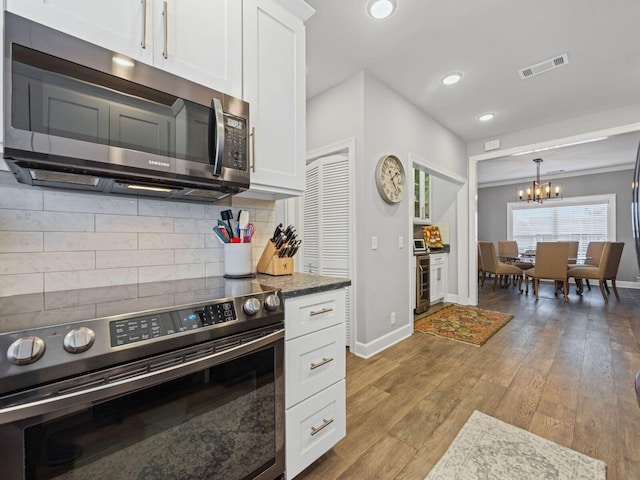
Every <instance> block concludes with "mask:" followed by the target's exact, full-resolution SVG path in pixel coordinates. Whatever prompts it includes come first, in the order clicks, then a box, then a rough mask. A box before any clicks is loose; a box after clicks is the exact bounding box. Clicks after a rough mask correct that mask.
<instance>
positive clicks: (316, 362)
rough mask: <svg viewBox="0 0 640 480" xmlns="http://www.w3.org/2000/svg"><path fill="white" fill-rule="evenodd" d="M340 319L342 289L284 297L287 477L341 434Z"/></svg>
mask: <svg viewBox="0 0 640 480" xmlns="http://www.w3.org/2000/svg"><path fill="white" fill-rule="evenodd" d="M344 319H345V290H344V289H337V290H331V291H328V292H321V293H315V294H311V295H305V296H302V297H295V298H290V299H286V300H285V408H286V471H287V479H292V478H294V477H295V476H296V475H297V474H298V473H300V472H301V471H302V470H304V469H305V468H306V467H308V466H309V465H310V464H311V463H313V462H314V461H315V460H317V459H318V458H319V457H320V456H322V455H323V454H324V453H326V452H327V451H328V450H330V449H331V448H332V447H333V446H334V445H335V444H336V443H337V442H338V441H339V440H340V439H341V438H343V437H344V436H345V435H346V393H345V372H346V346H345V340H344V339H345V335H344V328H345V327H344Z"/></svg>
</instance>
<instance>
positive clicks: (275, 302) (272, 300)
mask: <svg viewBox="0 0 640 480" xmlns="http://www.w3.org/2000/svg"><path fill="white" fill-rule="evenodd" d="M264 306H265V308H266V309H267V310H271V311H273V310H275V309H276V308H278V307H279V306H280V298H279V297H278V295H275V294H273V293H272V294H271V295H269V296H267V298H266V299H265V301H264Z"/></svg>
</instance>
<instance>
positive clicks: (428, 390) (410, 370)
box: [296, 283, 640, 480]
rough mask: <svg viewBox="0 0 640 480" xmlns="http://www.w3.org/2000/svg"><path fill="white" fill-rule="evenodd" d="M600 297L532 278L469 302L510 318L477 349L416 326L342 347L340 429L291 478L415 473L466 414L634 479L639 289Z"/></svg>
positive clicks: (639, 437) (638, 464) (639, 455)
mask: <svg viewBox="0 0 640 480" xmlns="http://www.w3.org/2000/svg"><path fill="white" fill-rule="evenodd" d="M618 291H619V293H620V298H621V301H620V302H619V303H618V302H616V300H615V298H614V297H613V292H612V293H611V297H610V302H609V304H608V305H605V304H604V301H603V299H602V296H601V294H600V291H599V289H598V287H597V284H596V287H595V288H593V289H592V290H591V291H590V292H589V291H586V292H585V294H584V296H583V297H579V296H577V295H576V294H575V286H574V285H573V284H572V286H571V294H570V295H569V303H568V304H565V302H564V301H563V299H562V296H559V297H555V296H554V294H553V287H552V286H551V285H550V284H541V286H540V300H538V301H537V302H536V301H535V298H534V297H532V295H531V292H530V293H529V296H528V297H527V296H525V295H524V294H519V293H518V292H517V291H516V290H515V289H513V288H509V289H497V291H496V292H491V288H490V285H489V286H487V284H486V283H485V287H484V289H481V290H480V293H479V306H480V307H482V308H486V309H492V310H498V311H502V312H508V313H513V314H514V315H515V317H514V318H513V319H512V320H511V321H510V322H509V323H508V324H507V325H506V326H505V327H503V328H502V330H500V331H499V332H498V333H497V334H496V335H494V336H493V337H492V338H491V339H490V340H489V341H488V342H487V343H485V344H484V345H483V346H481V347H475V346H472V345H466V344H462V343H458V342H455V341H451V340H447V339H443V338H438V337H434V336H431V335H428V334H425V333H421V332H415V333H414V334H413V335H412V336H411V337H410V338H408V339H407V340H404V341H402V342H400V343H398V344H397V345H394V346H393V347H391V348H389V349H387V350H386V351H384V352H382V353H380V354H378V355H376V356H374V357H372V358H370V359H368V360H364V359H362V358H359V357H356V356H355V355H353V354H347V436H346V438H345V439H343V440H342V441H341V442H339V443H338V444H337V445H336V446H335V447H334V448H333V449H332V450H330V451H329V452H328V453H327V454H325V455H324V456H323V457H322V458H321V459H319V460H318V461H316V462H315V463H314V464H313V465H311V466H310V467H309V468H307V469H306V470H305V471H304V472H302V473H301V474H300V475H299V476H298V477H296V480H302V479H304V480H312V479H322V480H331V479H350V480H351V479H367V480H372V479H375V480H385V479H402V480H407V479H412V480H413V479H415V480H423V479H424V477H425V476H426V475H427V473H428V472H429V470H430V469H431V468H432V467H433V466H434V465H435V463H436V462H437V461H438V459H439V458H440V457H441V456H442V454H443V453H444V452H445V450H446V449H447V448H448V446H449V444H450V443H451V442H452V440H453V438H454V437H455V436H456V434H457V433H458V431H459V430H460V428H461V427H462V426H463V425H464V423H465V422H466V420H467V419H468V417H469V416H470V415H471V413H472V412H473V411H474V410H480V411H481V412H484V413H486V414H488V415H492V416H494V417H496V418H499V419H501V420H503V421H505V422H508V423H510V424H512V425H516V426H518V427H521V428H524V429H526V430H529V431H531V432H533V433H535V434H537V435H540V436H542V437H544V438H547V439H549V440H552V441H554V442H557V443H559V444H561V445H565V446H567V447H569V448H572V449H574V450H577V451H579V452H582V453H585V454H587V455H589V456H592V457H595V458H599V459H601V460H604V461H605V462H606V463H607V479H608V480H614V479H629V480H632V479H633V480H637V479H640V407H639V406H638V404H637V403H636V399H635V394H634V389H633V382H634V377H635V373H636V371H637V370H640V348H639V343H640V290H630V289H619V290H618Z"/></svg>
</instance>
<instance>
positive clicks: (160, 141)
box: [4, 12, 250, 202]
mask: <svg viewBox="0 0 640 480" xmlns="http://www.w3.org/2000/svg"><path fill="white" fill-rule="evenodd" d="M4 18H5V29H4V32H5V33H4V41H5V43H4V100H5V113H4V115H5V117H4V137H5V145H4V159H5V161H6V162H7V164H8V165H9V168H10V169H11V170H12V172H13V173H14V175H15V178H16V179H17V180H18V181H19V182H22V183H26V184H30V185H38V186H51V187H62V188H70V189H81V190H94V191H99V192H105V193H121V194H130V195H131V194H134V195H150V196H156V197H164V198H171V199H183V200H198V201H208V202H213V201H217V200H219V199H221V198H224V197H227V196H229V195H233V194H235V193H239V192H242V191H244V190H246V189H248V188H249V184H250V169H249V154H250V152H249V139H250V135H249V105H248V104H247V103H246V102H244V101H242V100H240V99H237V98H233V97H230V96H228V95H225V94H223V93H220V92H218V91H215V90H212V89H210V88H207V87H204V86H202V85H198V84H196V83H193V82H191V81H189V80H186V79H184V78H180V77H178V76H176V75H172V74H170V73H168V72H165V71H163V70H160V69H157V68H154V67H153V66H151V65H147V64H144V63H141V62H139V61H136V60H134V59H131V58H129V57H126V56H123V55H119V54H118V53H115V52H111V51H109V50H106V49H104V48H101V47H98V46H96V45H93V44H90V43H88V42H85V41H83V40H80V39H78V38H74V37H72V36H69V35H67V34H65V33H62V32H59V31H56V30H53V29H51V28H48V27H46V26H44V25H41V24H38V23H35V22H32V21H30V20H27V19H25V18H22V17H19V16H17V15H14V14H12V13H10V12H5V16H4Z"/></svg>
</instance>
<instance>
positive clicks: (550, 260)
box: [524, 242, 569, 302]
mask: <svg viewBox="0 0 640 480" xmlns="http://www.w3.org/2000/svg"><path fill="white" fill-rule="evenodd" d="M568 259H569V245H568V243H566V242H538V243H537V244H536V266H535V267H533V268H530V269H529V270H525V271H524V285H525V294H526V295H528V294H529V277H531V278H532V280H533V292H534V294H535V296H536V300H538V287H539V283H540V279H544V280H553V281H554V282H562V291H563V292H564V301H565V302H568V301H569V296H568V295H569V286H568V283H567V261H568ZM555 293H556V295H557V294H558V293H557V288H556V289H555Z"/></svg>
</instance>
